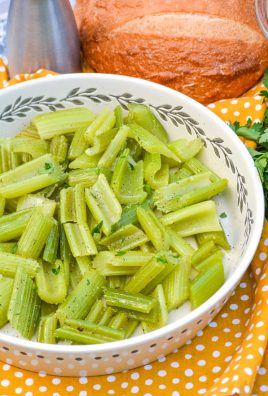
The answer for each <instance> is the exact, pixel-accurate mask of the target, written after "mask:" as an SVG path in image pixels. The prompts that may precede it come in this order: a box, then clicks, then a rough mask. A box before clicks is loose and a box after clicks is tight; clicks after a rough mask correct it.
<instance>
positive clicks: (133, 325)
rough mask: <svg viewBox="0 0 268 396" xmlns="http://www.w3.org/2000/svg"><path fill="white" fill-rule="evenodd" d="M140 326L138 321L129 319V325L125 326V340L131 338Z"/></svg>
mask: <svg viewBox="0 0 268 396" xmlns="http://www.w3.org/2000/svg"><path fill="white" fill-rule="evenodd" d="M138 325H139V322H138V320H135V319H128V323H127V324H126V326H125V338H130V337H131V336H132V335H133V333H134V332H135V330H136V329H137V327H138Z"/></svg>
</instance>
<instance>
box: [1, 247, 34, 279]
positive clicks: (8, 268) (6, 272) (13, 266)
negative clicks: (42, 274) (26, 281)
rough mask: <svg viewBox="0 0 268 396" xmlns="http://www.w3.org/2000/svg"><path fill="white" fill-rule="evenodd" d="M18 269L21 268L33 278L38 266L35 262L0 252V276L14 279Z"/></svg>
mask: <svg viewBox="0 0 268 396" xmlns="http://www.w3.org/2000/svg"><path fill="white" fill-rule="evenodd" d="M18 268H22V269H23V270H24V271H26V272H27V274H28V275H29V276H30V277H31V278H34V277H35V275H36V273H37V270H38V268H39V264H38V262H37V261H36V260H33V259H29V258H24V257H20V256H17V255H15V254H11V253H5V252H0V274H1V275H3V276H8V277H10V278H14V277H15V275H16V272H17V269H18Z"/></svg>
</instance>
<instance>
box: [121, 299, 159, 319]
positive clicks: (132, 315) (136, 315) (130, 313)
mask: <svg viewBox="0 0 268 396" xmlns="http://www.w3.org/2000/svg"><path fill="white" fill-rule="evenodd" d="M116 310H117V311H118V312H122V313H125V314H126V315H127V317H128V318H129V319H134V320H138V321H139V322H149V323H156V322H157V320H158V304H157V302H156V305H155V306H154V308H152V309H151V312H150V313H144V312H139V311H134V310H131V309H125V308H118V307H117V308H116Z"/></svg>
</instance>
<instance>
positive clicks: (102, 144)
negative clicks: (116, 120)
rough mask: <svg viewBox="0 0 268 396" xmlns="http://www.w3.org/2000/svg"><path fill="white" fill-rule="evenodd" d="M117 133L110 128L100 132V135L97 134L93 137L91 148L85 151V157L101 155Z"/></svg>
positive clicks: (114, 129) (115, 129)
mask: <svg viewBox="0 0 268 396" xmlns="http://www.w3.org/2000/svg"><path fill="white" fill-rule="evenodd" d="M117 131H118V129H117V128H112V129H109V130H107V131H104V132H102V133H101V134H99V133H97V134H96V135H95V136H94V137H93V141H92V147H89V148H88V149H86V151H85V153H86V155H88V156H95V155H97V154H101V153H103V152H104V151H105V150H106V149H107V147H108V146H109V144H110V142H111V140H112V139H113V138H114V137H115V135H116V133H117Z"/></svg>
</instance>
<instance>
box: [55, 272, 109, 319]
mask: <svg viewBox="0 0 268 396" xmlns="http://www.w3.org/2000/svg"><path fill="white" fill-rule="evenodd" d="M104 285H105V278H104V277H103V276H101V275H100V274H98V272H97V271H93V270H91V271H90V272H89V273H88V274H86V276H85V277H84V278H83V279H82V280H81V282H79V284H78V285H77V286H76V288H75V289H73V290H72V292H71V293H70V294H69V295H68V296H67V298H66V300H65V301H64V302H63V303H62V304H61V305H60V306H59V308H58V310H57V313H56V314H57V317H58V318H59V320H60V322H61V323H64V321H65V320H66V319H84V318H85V317H86V315H87V314H88V312H89V310H90V308H91V307H92V305H93V304H94V302H95V301H96V299H97V298H98V297H99V296H100V295H101V292H102V287H103V286H104Z"/></svg>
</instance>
